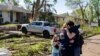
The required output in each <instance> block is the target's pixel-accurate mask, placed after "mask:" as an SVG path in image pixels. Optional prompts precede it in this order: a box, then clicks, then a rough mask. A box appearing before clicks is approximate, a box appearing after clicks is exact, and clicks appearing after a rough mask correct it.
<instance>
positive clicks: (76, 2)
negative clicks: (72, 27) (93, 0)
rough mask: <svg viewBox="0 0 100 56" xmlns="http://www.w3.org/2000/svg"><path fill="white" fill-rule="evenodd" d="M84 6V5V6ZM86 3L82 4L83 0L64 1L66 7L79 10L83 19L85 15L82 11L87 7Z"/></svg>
mask: <svg viewBox="0 0 100 56" xmlns="http://www.w3.org/2000/svg"><path fill="white" fill-rule="evenodd" d="M84 4H85V5H84ZM86 4H87V3H86V2H84V1H83V0H66V5H67V6H69V7H71V8H75V9H76V8H80V11H81V16H82V18H83V19H84V18H85V13H84V9H85V7H86V6H87V5H86Z"/></svg>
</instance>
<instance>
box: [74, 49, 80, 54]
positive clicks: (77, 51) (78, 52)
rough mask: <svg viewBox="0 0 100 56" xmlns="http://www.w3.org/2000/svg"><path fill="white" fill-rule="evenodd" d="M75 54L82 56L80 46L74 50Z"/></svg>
mask: <svg viewBox="0 0 100 56" xmlns="http://www.w3.org/2000/svg"><path fill="white" fill-rule="evenodd" d="M74 56H80V47H76V48H75V50H74Z"/></svg>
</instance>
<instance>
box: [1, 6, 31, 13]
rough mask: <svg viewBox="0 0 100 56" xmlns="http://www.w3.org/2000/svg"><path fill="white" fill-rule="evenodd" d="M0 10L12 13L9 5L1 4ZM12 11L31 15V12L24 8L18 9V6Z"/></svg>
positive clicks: (13, 7)
mask: <svg viewBox="0 0 100 56" xmlns="http://www.w3.org/2000/svg"><path fill="white" fill-rule="evenodd" d="M0 10H4V11H10V10H9V7H8V6H7V5H1V4H0ZM12 10H13V11H16V12H23V13H31V11H30V10H26V9H24V8H23V7H18V6H12Z"/></svg>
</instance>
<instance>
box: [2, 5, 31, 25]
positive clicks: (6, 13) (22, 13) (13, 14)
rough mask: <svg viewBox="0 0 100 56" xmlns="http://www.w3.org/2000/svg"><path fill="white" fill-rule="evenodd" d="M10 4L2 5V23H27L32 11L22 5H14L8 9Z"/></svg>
mask: <svg viewBox="0 0 100 56" xmlns="http://www.w3.org/2000/svg"><path fill="white" fill-rule="evenodd" d="M8 8H9V6H8V5H0V23H5V22H10V23H16V22H19V23H25V22H27V21H28V19H29V17H31V11H29V10H26V9H24V8H22V7H18V6H12V9H11V10H9V9H8Z"/></svg>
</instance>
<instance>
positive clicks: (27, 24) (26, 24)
mask: <svg viewBox="0 0 100 56" xmlns="http://www.w3.org/2000/svg"><path fill="white" fill-rule="evenodd" d="M27 25H29V24H22V25H21V26H27Z"/></svg>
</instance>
